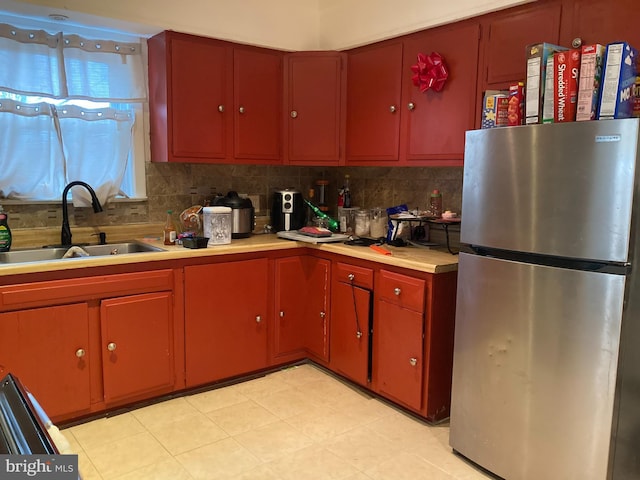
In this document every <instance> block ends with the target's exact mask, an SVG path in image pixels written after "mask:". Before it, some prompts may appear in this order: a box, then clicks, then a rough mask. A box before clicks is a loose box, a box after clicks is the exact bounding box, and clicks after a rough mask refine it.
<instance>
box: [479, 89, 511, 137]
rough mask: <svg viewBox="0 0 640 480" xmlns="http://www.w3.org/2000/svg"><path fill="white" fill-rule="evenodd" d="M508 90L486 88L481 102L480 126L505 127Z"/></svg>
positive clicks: (506, 122)
mask: <svg viewBox="0 0 640 480" xmlns="http://www.w3.org/2000/svg"><path fill="white" fill-rule="evenodd" d="M508 108H509V92H503V91H497V90H487V91H486V92H485V94H484V101H483V102H482V128H494V127H506V126H507V124H508Z"/></svg>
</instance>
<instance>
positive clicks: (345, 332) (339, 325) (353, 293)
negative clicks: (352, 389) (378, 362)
mask: <svg viewBox="0 0 640 480" xmlns="http://www.w3.org/2000/svg"><path fill="white" fill-rule="evenodd" d="M370 314H371V291H370V290H367V289H364V288H360V287H357V286H355V285H351V284H348V283H344V282H334V284H333V287H332V289H331V357H330V358H331V361H330V366H331V368H332V369H333V370H335V371H336V372H338V373H340V374H341V375H344V376H345V377H347V378H349V379H351V380H353V381H354V382H356V383H359V384H360V385H368V384H369V382H370V381H371V365H370V358H371V356H370V354H369V352H370V330H371V317H370Z"/></svg>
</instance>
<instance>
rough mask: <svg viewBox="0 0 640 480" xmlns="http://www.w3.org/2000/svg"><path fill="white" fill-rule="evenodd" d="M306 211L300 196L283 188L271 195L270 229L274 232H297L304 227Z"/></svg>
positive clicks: (292, 190) (291, 189) (290, 189)
mask: <svg viewBox="0 0 640 480" xmlns="http://www.w3.org/2000/svg"><path fill="white" fill-rule="evenodd" d="M306 217H307V210H306V207H305V203H304V199H303V198H302V194H301V193H300V192H299V191H297V190H295V189H293V188H285V189H283V190H276V191H275V192H274V193H273V203H272V204H271V227H272V228H273V231H274V232H281V231H283V230H284V231H287V232H288V231H290V230H299V229H301V228H302V227H304V224H305V219H306Z"/></svg>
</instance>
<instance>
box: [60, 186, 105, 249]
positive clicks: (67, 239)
mask: <svg viewBox="0 0 640 480" xmlns="http://www.w3.org/2000/svg"><path fill="white" fill-rule="evenodd" d="M76 185H79V186H82V187H84V188H86V189H87V191H88V192H89V194H90V195H91V206H92V207H93V211H94V212H95V213H98V212H101V211H102V205H100V200H98V197H96V192H94V191H93V188H91V185H89V184H88V183H85V182H81V181H79V180H76V181H73V182H70V183H69V184H68V185H67V186H66V187H64V190H63V191H62V231H61V232H60V243H61V244H62V245H63V246H65V247H69V246H71V227H69V210H68V207H67V194H68V193H69V189H70V188H71V187H74V186H76Z"/></svg>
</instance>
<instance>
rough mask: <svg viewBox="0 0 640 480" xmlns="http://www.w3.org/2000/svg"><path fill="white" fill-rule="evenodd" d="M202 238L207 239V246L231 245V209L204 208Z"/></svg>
mask: <svg viewBox="0 0 640 480" xmlns="http://www.w3.org/2000/svg"><path fill="white" fill-rule="evenodd" d="M202 210H203V213H204V225H203V227H204V236H205V237H207V238H209V242H208V243H207V246H209V247H211V246H214V245H225V244H227V243H231V207H205V208H203V209H202Z"/></svg>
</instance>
